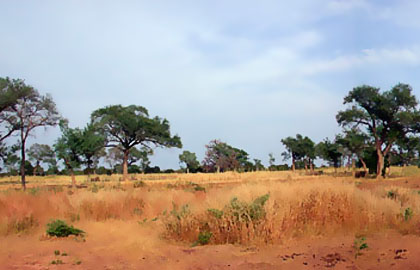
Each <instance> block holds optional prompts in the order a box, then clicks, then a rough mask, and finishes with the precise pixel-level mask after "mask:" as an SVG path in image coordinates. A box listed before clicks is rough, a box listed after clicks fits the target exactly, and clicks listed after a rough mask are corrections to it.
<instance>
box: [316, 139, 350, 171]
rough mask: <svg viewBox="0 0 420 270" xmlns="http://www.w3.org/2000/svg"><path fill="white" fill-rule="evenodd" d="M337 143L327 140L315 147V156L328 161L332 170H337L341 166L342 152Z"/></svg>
mask: <svg viewBox="0 0 420 270" xmlns="http://www.w3.org/2000/svg"><path fill="white" fill-rule="evenodd" d="M340 147H341V146H340V145H339V144H338V143H337V142H331V141H330V140H329V139H328V138H326V139H325V140H324V141H322V142H320V143H318V144H317V145H316V148H315V151H316V154H317V156H319V157H320V158H322V159H323V160H325V161H328V162H329V163H330V164H331V165H333V166H334V168H338V167H339V166H340V164H341V157H342V155H343V154H342V152H341V150H340Z"/></svg>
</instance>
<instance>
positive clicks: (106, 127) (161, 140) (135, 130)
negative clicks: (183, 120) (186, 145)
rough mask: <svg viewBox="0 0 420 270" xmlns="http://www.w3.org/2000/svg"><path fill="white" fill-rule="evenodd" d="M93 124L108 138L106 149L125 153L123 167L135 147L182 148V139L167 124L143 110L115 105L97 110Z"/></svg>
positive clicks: (164, 120)
mask: <svg viewBox="0 0 420 270" xmlns="http://www.w3.org/2000/svg"><path fill="white" fill-rule="evenodd" d="M91 123H92V124H93V125H95V126H96V127H97V128H99V129H100V130H101V131H102V134H104V135H105V138H106V146H108V147H118V148H120V149H121V150H122V151H123V152H124V155H125V156H124V158H123V165H124V166H127V167H128V163H127V162H128V160H127V158H128V153H129V151H130V149H131V148H133V147H135V146H136V145H143V146H149V145H156V146H163V147H179V148H181V147H182V143H181V139H180V137H179V136H176V135H175V136H172V135H171V132H170V127H169V122H168V120H166V119H162V118H159V117H157V116H156V117H154V118H150V117H149V113H148V111H147V110H146V108H144V107H141V106H135V105H130V106H126V107H124V106H122V105H112V106H107V107H104V108H101V109H98V110H96V111H94V112H93V113H92V115H91ZM124 177H126V176H124Z"/></svg>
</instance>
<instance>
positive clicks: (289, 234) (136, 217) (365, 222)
mask: <svg viewBox="0 0 420 270" xmlns="http://www.w3.org/2000/svg"><path fill="white" fill-rule="evenodd" d="M194 176H195V177H196V178H194ZM182 177H183V178H181V179H182V180H179V179H178V180H175V181H170V180H160V181H155V180H144V183H143V182H127V183H118V182H111V183H99V184H98V183H94V184H89V188H87V189H79V190H71V189H68V188H65V187H64V188H60V189H50V190H48V189H44V188H42V187H41V188H38V189H32V190H29V191H27V192H22V191H18V190H11V189H9V190H7V191H3V192H0V234H2V235H6V234H11V233H24V232H25V231H27V232H31V231H32V232H38V231H43V230H45V224H46V223H47V222H48V221H49V220H50V219H56V218H61V219H65V220H66V221H68V222H70V223H77V222H79V221H80V222H98V221H100V222H107V221H109V220H122V221H130V222H133V221H134V222H138V223H139V226H143V225H145V224H150V225H152V226H154V228H155V229H156V230H159V231H161V233H162V234H163V236H165V237H166V238H167V239H172V240H176V241H184V242H188V243H193V242H195V241H197V238H198V235H199V234H200V233H211V238H210V243H214V244H222V243H240V244H248V243H277V242H281V241H283V240H285V239H289V238H293V237H307V236H321V235H324V236H329V235H333V234H338V233H352V234H353V233H369V232H374V231H381V230H385V229H397V230H400V231H402V232H404V233H415V232H417V230H418V228H419V221H420V215H419V213H420V195H419V194H418V193H417V192H413V191H412V190H408V189H401V188H395V189H396V190H397V191H396V194H397V195H396V196H394V197H390V196H388V195H389V194H388V193H389V190H388V189H385V188H383V187H382V188H377V189H374V190H372V191H368V190H360V189H358V188H357V186H356V185H355V183H354V182H353V181H352V180H348V179H346V178H332V177H305V178H303V177H302V176H299V175H297V176H296V175H291V176H290V175H289V174H285V173H284V174H276V173H269V172H264V173H262V172H260V173H250V174H241V175H240V177H238V175H237V174H234V173H231V174H214V175H205V176H203V178H200V175H183V176H182ZM221 177H223V179H221ZM190 181H193V182H195V183H200V185H202V186H203V187H204V188H205V189H206V190H205V192H204V191H200V190H202V189H194V188H191V187H192V186H191V183H190ZM135 183H143V184H141V185H134V184H135ZM176 183H177V184H176ZM168 184H170V185H168ZM215 184H216V185H215ZM135 186H136V187H139V188H135ZM197 190H198V191H197ZM267 194H268V195H267ZM264 195H267V196H266V197H262V196H264ZM234 198H236V199H234ZM261 198H266V199H267V200H265V199H261ZM262 201H264V202H262ZM407 208H410V211H411V212H410V213H411V214H410V216H409V217H407V216H406V209H407ZM88 233H89V232H88Z"/></svg>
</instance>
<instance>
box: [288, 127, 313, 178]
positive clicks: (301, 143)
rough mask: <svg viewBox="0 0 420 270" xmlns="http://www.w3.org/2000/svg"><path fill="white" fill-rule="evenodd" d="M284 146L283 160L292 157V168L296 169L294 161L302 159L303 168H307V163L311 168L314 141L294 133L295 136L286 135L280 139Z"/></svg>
mask: <svg viewBox="0 0 420 270" xmlns="http://www.w3.org/2000/svg"><path fill="white" fill-rule="evenodd" d="M281 142H282V143H283V145H284V146H285V148H286V151H285V152H283V153H282V156H283V158H284V159H285V160H287V159H290V158H292V170H293V171H295V170H296V162H298V161H302V162H303V164H304V167H305V170H307V169H308V165H309V166H310V167H311V169H312V170H313V160H314V159H315V143H314V142H313V141H312V140H311V139H310V138H308V137H306V136H305V137H303V136H302V135H300V134H297V135H296V138H293V137H287V138H285V139H283V140H281Z"/></svg>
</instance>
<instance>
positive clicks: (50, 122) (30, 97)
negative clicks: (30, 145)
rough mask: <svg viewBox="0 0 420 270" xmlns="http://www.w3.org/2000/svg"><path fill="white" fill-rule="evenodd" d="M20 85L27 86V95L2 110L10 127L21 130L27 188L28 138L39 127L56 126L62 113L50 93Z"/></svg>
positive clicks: (21, 155) (23, 170)
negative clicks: (44, 93)
mask: <svg viewBox="0 0 420 270" xmlns="http://www.w3.org/2000/svg"><path fill="white" fill-rule="evenodd" d="M18 85H19V87H21V88H25V89H26V90H25V91H26V95H24V96H22V97H20V98H18V99H17V100H16V103H15V104H13V105H11V106H9V107H7V108H6V109H4V110H3V111H2V114H3V116H4V118H3V119H4V121H5V123H6V126H7V127H9V128H8V129H9V130H11V129H16V130H18V132H19V139H20V141H19V143H20V159H21V165H20V174H21V180H22V187H23V189H26V181H25V161H26V140H27V139H28V137H29V136H30V135H32V132H33V130H34V129H35V128H37V127H46V126H56V125H57V124H58V121H59V120H60V118H61V117H60V115H59V113H58V111H57V108H56V105H55V103H54V101H53V99H52V97H51V96H50V95H48V94H47V95H45V96H43V95H40V94H39V92H38V91H37V90H36V89H35V88H33V87H32V86H29V85H25V83H23V82H21V81H19V83H18Z"/></svg>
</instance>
